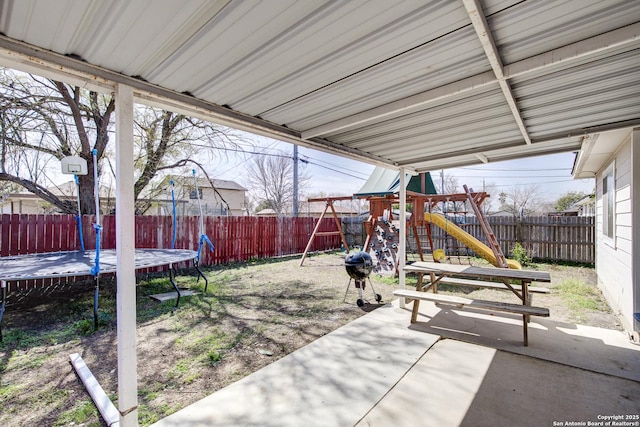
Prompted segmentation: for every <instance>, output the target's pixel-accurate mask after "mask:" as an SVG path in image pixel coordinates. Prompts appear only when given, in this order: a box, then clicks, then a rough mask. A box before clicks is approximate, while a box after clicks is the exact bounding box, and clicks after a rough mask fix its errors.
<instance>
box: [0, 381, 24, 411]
mask: <svg viewBox="0 0 640 427" xmlns="http://www.w3.org/2000/svg"><path fill="white" fill-rule="evenodd" d="M21 390H22V387H18V386H17V385H14V384H3V385H2V386H0V402H4V401H5V400H9V399H11V398H12V397H13V396H16V395H17V394H18V393H19V392H20V391H21ZM3 406H4V405H3Z"/></svg>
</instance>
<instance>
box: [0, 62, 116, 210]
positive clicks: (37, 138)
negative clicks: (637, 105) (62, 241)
mask: <svg viewBox="0 0 640 427" xmlns="http://www.w3.org/2000/svg"><path fill="white" fill-rule="evenodd" d="M0 72H1V74H0V121H1V122H2V128H3V130H2V133H1V135H0V137H1V140H0V145H1V147H2V148H0V152H1V157H0V181H9V182H13V183H15V184H18V185H20V186H21V187H23V188H25V189H27V190H28V191H30V192H32V193H34V194H36V195H37V196H39V197H40V198H42V199H44V200H45V201H47V202H49V203H51V204H53V205H55V206H56V207H58V209H60V210H61V211H63V212H67V213H73V212H74V211H75V204H74V203H73V202H70V201H65V200H61V199H60V198H59V197H58V196H56V195H55V194H53V193H52V192H50V191H49V190H47V186H46V184H47V181H46V178H47V176H46V169H47V168H46V166H47V165H48V164H49V163H51V161H52V160H54V159H58V160H59V159H62V158H63V157H65V156H70V155H77V156H80V157H82V158H84V159H85V160H87V163H88V165H89V174H88V175H86V176H83V177H81V179H80V180H79V193H80V205H81V209H82V211H83V212H93V206H94V197H93V188H94V177H93V173H92V172H93V165H92V162H91V158H92V150H96V151H97V153H98V154H97V156H98V158H100V157H102V155H103V154H104V151H105V148H106V146H107V143H108V141H109V125H110V119H111V116H112V113H113V111H114V108H115V103H114V101H113V99H112V98H111V97H110V96H105V95H101V94H98V93H97V92H92V91H87V90H84V89H81V88H79V87H74V86H69V85H67V84H64V83H62V82H56V81H53V80H47V79H41V78H37V77H34V76H30V75H26V74H22V73H17V72H13V71H11V70H8V69H4V68H2V69H0Z"/></svg>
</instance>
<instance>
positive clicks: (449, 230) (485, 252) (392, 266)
mask: <svg viewBox="0 0 640 427" xmlns="http://www.w3.org/2000/svg"><path fill="white" fill-rule="evenodd" d="M463 188H464V190H465V192H464V193H454V194H423V193H417V192H412V191H407V204H408V205H411V206H412V208H413V211H412V212H411V215H410V216H409V218H408V221H407V224H405V226H406V227H408V228H407V229H408V230H410V232H411V234H413V237H414V239H415V246H416V253H417V256H418V257H419V260H420V261H424V260H425V259H424V257H425V254H424V252H423V248H422V244H421V242H420V237H419V233H418V228H419V227H424V228H425V229H426V235H427V240H428V244H429V248H430V252H431V255H432V258H433V260H434V261H435V262H444V261H448V262H449V263H451V262H452V256H454V257H456V256H457V261H458V263H462V257H463V256H466V257H467V261H468V260H470V257H469V255H470V252H469V251H470V250H473V251H474V252H475V253H477V254H478V255H480V256H481V257H483V258H485V259H487V260H488V261H490V262H491V263H492V264H493V265H495V266H496V267H500V268H520V267H519V266H518V265H517V263H516V262H515V261H513V260H506V258H505V257H504V254H503V253H502V249H501V248H500V245H499V244H498V242H497V240H496V238H495V235H494V233H493V230H492V229H491V226H490V225H489V223H488V221H487V219H486V217H485V216H484V213H483V211H482V209H480V206H481V205H482V203H483V202H484V201H485V200H486V198H487V197H489V194H488V193H486V192H472V191H471V190H469V189H468V188H467V186H466V185H465V186H463ZM354 198H362V199H366V200H367V201H368V203H369V217H368V219H367V220H365V221H364V226H365V229H366V233H367V237H366V240H365V243H364V248H365V250H366V251H368V252H369V254H370V255H371V257H372V259H373V263H374V271H375V272H377V273H381V274H384V273H393V274H397V273H398V264H399V263H398V257H397V253H398V244H399V232H400V230H401V229H402V224H400V223H399V219H398V216H396V215H394V213H393V206H394V205H397V204H398V203H399V197H398V194H397V193H393V194H386V195H382V196H371V195H369V196H342V197H328V198H321V199H309V201H310V202H312V201H324V202H325V203H326V205H325V209H324V211H323V212H322V215H321V216H320V218H319V219H318V222H317V223H316V226H315V228H314V230H313V233H312V234H311V236H310V238H309V242H308V244H307V247H306V249H305V251H304V254H303V256H302V259H301V260H300V266H302V265H303V263H304V260H305V258H306V256H307V253H308V251H309V249H310V247H311V245H312V243H313V239H314V238H315V237H316V236H329V235H339V236H340V238H341V240H342V245H343V247H344V248H345V249H346V252H347V253H348V252H349V247H348V245H347V242H346V239H345V236H344V234H343V232H342V226H341V223H340V220H339V218H338V216H337V214H336V212H335V209H334V207H333V203H334V202H335V201H340V200H352V199H354ZM439 205H440V206H442V208H441V209H437V208H438V206H439ZM469 207H470V208H471V209H472V210H473V213H474V215H475V217H476V218H477V221H478V223H479V224H480V227H481V229H482V231H483V234H484V236H485V239H486V241H487V242H488V245H485V244H484V243H482V242H480V241H479V240H477V239H476V238H475V237H473V236H471V235H470V234H469V233H467V232H466V231H464V230H463V229H462V228H463V227H465V225H466V224H467V214H468V211H467V209H468V208H469ZM459 208H461V209H462V210H458V209H459ZM329 210H330V211H331V214H332V216H333V218H334V220H335V224H336V230H335V231H324V232H319V231H318V229H319V227H320V223H321V221H322V218H323V217H324V216H325V214H326V213H327V211H329ZM436 211H440V212H436ZM433 225H435V226H437V227H439V228H441V229H442V230H443V231H444V239H442V242H443V245H442V246H443V247H440V248H437V247H435V244H434V236H433V231H432V226H433ZM407 242H408V243H409V240H407ZM459 243H460V244H462V245H464V247H465V249H464V251H465V252H464V255H463V253H462V252H461V249H462V248H461V247H460V246H459Z"/></svg>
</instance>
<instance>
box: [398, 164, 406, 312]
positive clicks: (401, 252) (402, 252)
mask: <svg viewBox="0 0 640 427" xmlns="http://www.w3.org/2000/svg"><path fill="white" fill-rule="evenodd" d="M399 237H400V243H399V248H398V270H399V271H398V280H399V283H398V285H399V287H400V289H404V287H405V284H406V276H405V272H404V267H405V265H406V261H407V255H406V254H407V171H406V170H405V169H404V168H400V236H399ZM404 300H405V299H404V298H400V308H404V305H405V303H404Z"/></svg>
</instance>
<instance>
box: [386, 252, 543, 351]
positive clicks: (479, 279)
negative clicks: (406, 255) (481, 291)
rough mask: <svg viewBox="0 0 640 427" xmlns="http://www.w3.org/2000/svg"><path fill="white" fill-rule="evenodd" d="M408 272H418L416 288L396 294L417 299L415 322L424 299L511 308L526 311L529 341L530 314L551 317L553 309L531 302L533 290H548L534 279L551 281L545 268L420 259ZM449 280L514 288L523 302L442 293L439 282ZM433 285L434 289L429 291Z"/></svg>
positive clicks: (525, 333)
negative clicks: (535, 284)
mask: <svg viewBox="0 0 640 427" xmlns="http://www.w3.org/2000/svg"><path fill="white" fill-rule="evenodd" d="M404 271H405V272H407V273H416V274H417V275H418V283H417V285H416V289H415V290H408V289H397V290H395V291H394V292H393V294H394V295H395V296H397V297H402V298H405V299H406V301H407V302H411V301H413V309H412V312H411V323H415V322H416V321H417V317H418V310H419V304H420V301H424V300H426V301H433V302H435V303H439V304H451V305H455V306H457V307H459V308H462V307H465V306H468V307H472V308H477V309H483V310H492V311H500V312H509V313H515V314H521V315H522V323H523V330H522V331H523V341H524V345H525V346H527V345H529V332H528V323H529V319H530V316H541V317H549V309H548V308H544V307H533V306H532V305H531V295H530V293H531V292H536V293H548V292H549V290H548V289H547V288H541V287H532V286H530V285H531V283H532V282H534V281H535V282H546V283H548V282H550V281H551V276H550V274H549V273H548V272H545V271H532V270H512V269H506V268H493V267H477V266H470V265H453V264H442V263H435V262H423V261H420V262H416V263H413V264H411V265H407V266H405V268H404ZM425 274H428V275H429V277H430V281H429V282H428V283H426V284H425V283H424V275H425ZM439 283H447V284H452V285H461V286H475V287H487V288H494V289H505V290H510V291H511V292H513V293H514V294H515V295H516V296H517V297H518V298H519V299H520V302H521V303H520V304H510V303H505V302H496V301H483V300H476V299H470V298H465V297H459V296H452V295H440V294H438V293H437V292H438V284H439ZM429 289H431V290H432V293H428V292H426V291H427V290H429Z"/></svg>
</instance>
